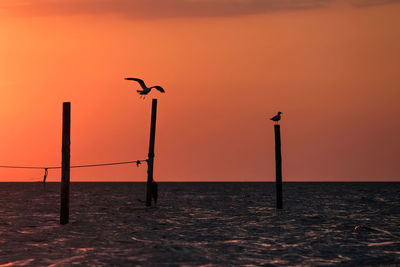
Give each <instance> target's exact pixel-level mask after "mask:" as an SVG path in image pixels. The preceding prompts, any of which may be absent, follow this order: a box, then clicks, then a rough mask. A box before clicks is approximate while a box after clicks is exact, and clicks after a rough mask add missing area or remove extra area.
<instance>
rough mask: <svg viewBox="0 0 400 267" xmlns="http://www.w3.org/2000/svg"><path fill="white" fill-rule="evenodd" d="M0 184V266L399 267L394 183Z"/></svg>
mask: <svg viewBox="0 0 400 267" xmlns="http://www.w3.org/2000/svg"><path fill="white" fill-rule="evenodd" d="M283 188H284V209H283V210H276V209H275V184H274V183H159V203H158V205H157V206H156V207H151V208H145V207H144V203H143V200H144V198H145V184H144V183H72V184H71V200H70V223H69V224H67V225H64V226H61V225H59V199H60V197H59V190H60V184H59V183H48V184H47V185H46V187H45V188H44V187H43V185H42V184H40V183H0V266H13V265H15V266H24V265H28V266H46V265H47V266H66V265H72V264H79V265H128V266H129V265H147V266H160V265H178V266H179V265H191V266H193V265H209V266H214V265H229V266H234V265H235V266H236V265H267V266H275V265H276V266H290V265H303V266H307V265H318V266H319V265H335V266H336V265H343V266H365V265H400V183H284V187H283Z"/></svg>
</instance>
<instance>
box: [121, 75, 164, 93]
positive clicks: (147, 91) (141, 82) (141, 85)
mask: <svg viewBox="0 0 400 267" xmlns="http://www.w3.org/2000/svg"><path fill="white" fill-rule="evenodd" d="M125 80H128V81H135V82H138V83H139V84H140V87H142V90H136V92H138V94H139V95H140V97H143V98H145V97H146V95H147V94H148V93H150V91H151V89H153V88H154V89H156V90H158V91H160V92H161V93H165V90H164V89H163V88H162V87H161V86H159V85H156V86H152V87H147V86H146V84H145V83H144V81H143V80H142V79H139V78H125Z"/></svg>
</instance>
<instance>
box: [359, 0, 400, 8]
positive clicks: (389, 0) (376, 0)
mask: <svg viewBox="0 0 400 267" xmlns="http://www.w3.org/2000/svg"><path fill="white" fill-rule="evenodd" d="M394 3H400V0H354V1H353V6H354V7H370V6H378V5H387V4H394Z"/></svg>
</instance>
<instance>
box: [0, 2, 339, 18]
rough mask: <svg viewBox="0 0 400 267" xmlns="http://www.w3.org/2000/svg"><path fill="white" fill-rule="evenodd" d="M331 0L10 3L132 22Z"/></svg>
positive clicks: (9, 6) (7, 5)
mask: <svg viewBox="0 0 400 267" xmlns="http://www.w3.org/2000/svg"><path fill="white" fill-rule="evenodd" d="M330 1H331V0H58V1H56V0H24V1H18V0H6V1H4V0H3V2H0V3H3V4H0V7H2V8H4V9H6V10H8V11H9V12H11V13H14V14H24V15H76V14H90V15H102V14H115V15H121V16H124V17H128V18H132V19H156V18H171V17H227V16H241V15H251V14H262V13H268V12H276V11H283V10H298V9H311V8H320V7H324V6H326V5H327V4H328V3H329V2H330Z"/></svg>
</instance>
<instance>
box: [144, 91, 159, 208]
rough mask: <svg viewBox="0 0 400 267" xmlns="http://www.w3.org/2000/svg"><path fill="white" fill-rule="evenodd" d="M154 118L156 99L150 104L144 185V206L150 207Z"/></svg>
mask: <svg viewBox="0 0 400 267" xmlns="http://www.w3.org/2000/svg"><path fill="white" fill-rule="evenodd" d="M156 118H157V99H156V98H153V101H152V104H151V125H150V144H149V154H148V159H147V185H146V206H147V207H150V206H151V193H152V183H153V169H154V142H155V137H156Z"/></svg>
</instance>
